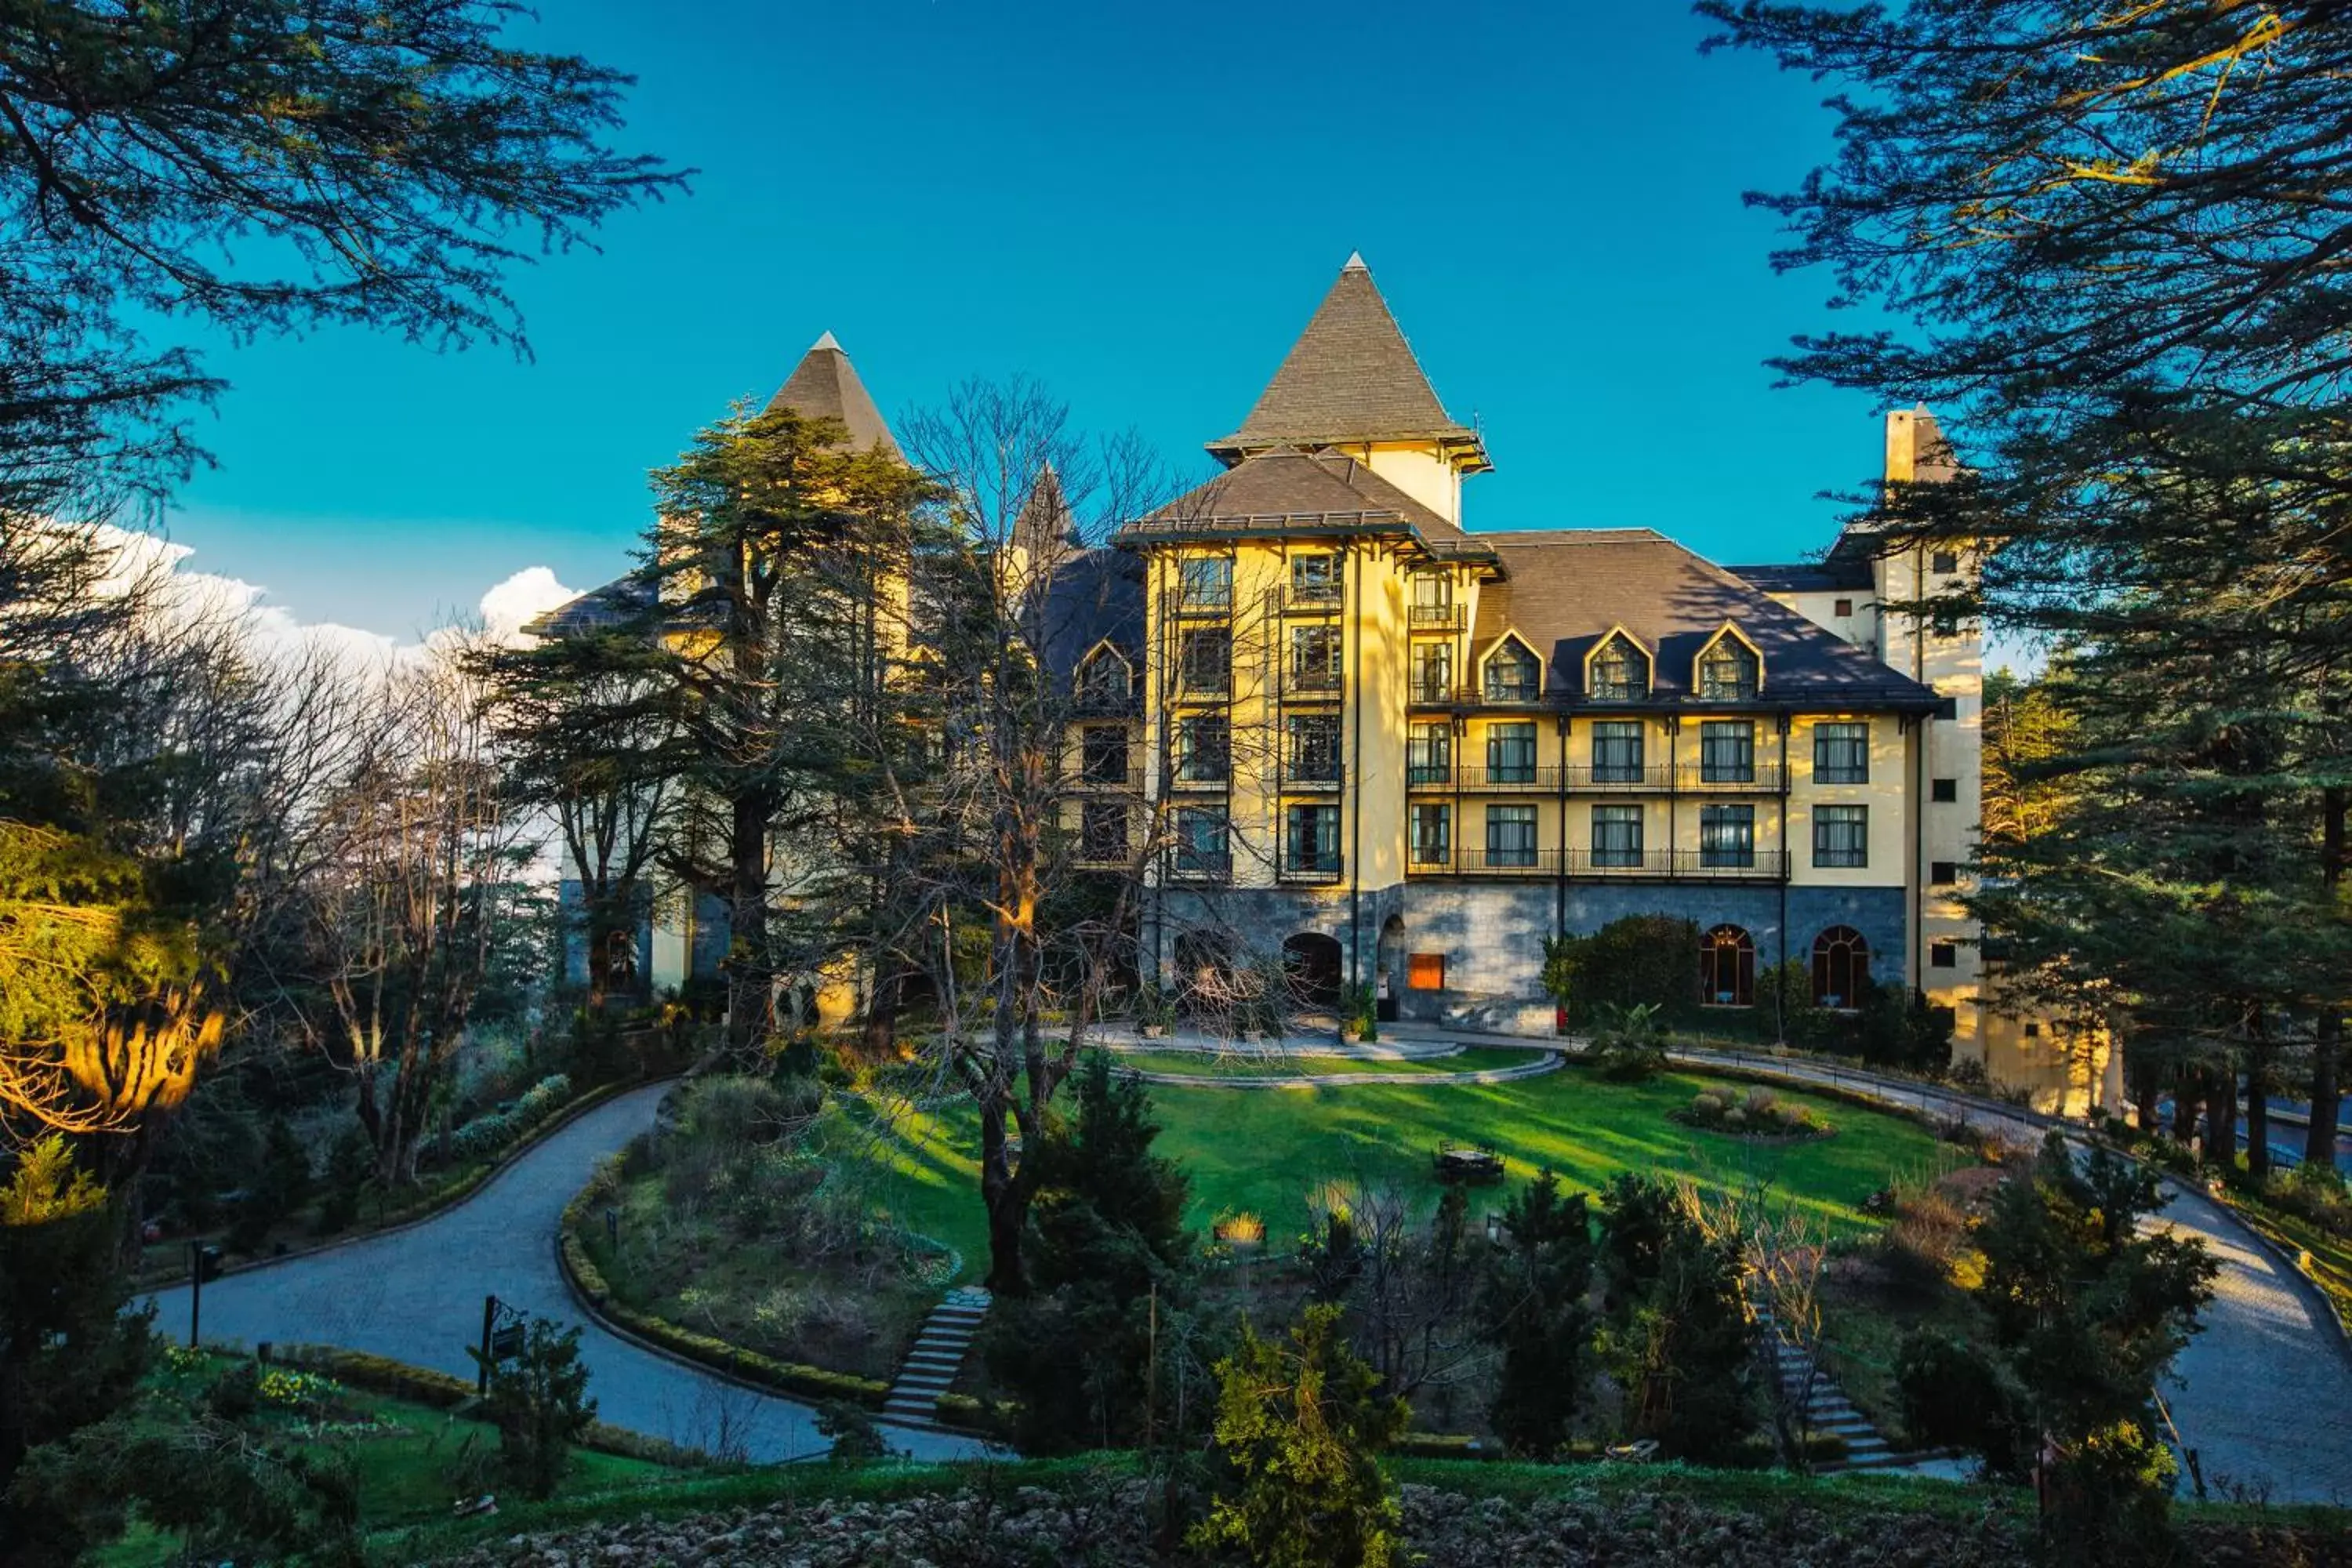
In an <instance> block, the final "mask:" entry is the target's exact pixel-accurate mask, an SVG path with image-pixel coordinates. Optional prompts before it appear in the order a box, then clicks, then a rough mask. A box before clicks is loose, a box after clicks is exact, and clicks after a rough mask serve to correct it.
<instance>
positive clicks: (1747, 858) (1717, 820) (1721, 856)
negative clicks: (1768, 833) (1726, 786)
mask: <svg viewBox="0 0 2352 1568" xmlns="http://www.w3.org/2000/svg"><path fill="white" fill-rule="evenodd" d="M1698 863H1699V864H1700V865H1701V866H1717V867H1723V866H1753V865H1755V864H1756V808H1755V807H1754V806H1752V805H1703V806H1701V807H1699V812H1698Z"/></svg>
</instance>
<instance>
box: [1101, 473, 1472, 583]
mask: <svg viewBox="0 0 2352 1568" xmlns="http://www.w3.org/2000/svg"><path fill="white" fill-rule="evenodd" d="M1368 532H1371V533H1380V532H1386V533H1411V534H1412V535H1413V536H1414V537H1415V538H1416V539H1418V540H1419V541H1420V542H1422V543H1423V545H1425V546H1427V547H1429V548H1431V549H1433V550H1435V551H1437V552H1441V553H1449V552H1450V553H1466V554H1471V555H1475V556H1481V557H1483V555H1484V553H1485V552H1484V551H1483V550H1482V549H1481V548H1480V546H1479V544H1478V542H1477V541H1475V540H1474V539H1473V538H1472V537H1471V536H1470V535H1468V534H1466V533H1464V532H1463V531H1461V530H1460V529H1458V528H1456V527H1455V526H1454V524H1452V523H1450V522H1448V521H1445V519H1444V518H1443V517H1441V516H1439V515H1438V514H1437V513H1436V512H1434V511H1433V510H1430V509H1429V508H1428V507H1425V506H1423V504H1422V503H1421V502H1419V501H1417V500H1413V499H1412V497H1411V496H1409V495H1407V494H1405V492H1404V491H1402V490H1401V489H1398V488H1397V487H1396V486H1394V485H1392V484H1391V483H1390V482H1389V481H1388V480H1386V479H1382V478H1381V477H1380V475H1378V474H1376V473H1374V472H1372V470H1371V469H1370V468H1366V467H1365V466H1364V465H1363V464H1362V463H1360V462H1359V461H1358V460H1357V459H1355V458H1350V457H1347V456H1345V455H1344V454H1341V453H1338V452H1302V451H1300V450H1298V449H1297V447H1276V448H1275V449H1274V450H1273V451H1270V452H1260V453H1258V454H1256V455H1255V456H1254V457H1250V458H1244V460H1243V461H1242V463H1241V464H1240V465H1239V466H1238V467H1236V468H1232V469H1230V470H1229V471H1227V472H1225V473H1223V474H1220V475H1218V476H1217V477H1216V478H1215V479H1211V480H1210V481H1209V482H1208V483H1207V484H1205V485H1202V486H1199V487H1198V488H1196V489H1192V490H1189V491H1187V492H1185V493H1184V494H1183V495H1181V496H1179V497H1177V498H1176V499H1175V500H1172V501H1170V502H1169V503H1168V504H1167V505H1166V506H1163V507H1161V508H1160V510H1157V511H1155V512H1152V513H1151V514H1150V515H1149V516H1147V517H1142V518H1139V519H1137V520H1136V521H1132V522H1129V523H1126V524H1124V525H1122V526H1121V527H1120V529H1119V531H1118V542H1120V543H1125V544H1136V543H1144V542H1157V541H1164V540H1171V539H1185V538H1196V537H1199V536H1201V535H1203V534H1227V535H1234V536H1240V535H1252V534H1254V535H1260V536H1263V535H1268V534H1297V533H1318V534H1332V533H1368Z"/></svg>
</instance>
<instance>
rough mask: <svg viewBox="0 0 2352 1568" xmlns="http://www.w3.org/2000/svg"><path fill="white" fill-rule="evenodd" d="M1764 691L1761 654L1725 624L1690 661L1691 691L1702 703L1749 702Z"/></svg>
mask: <svg viewBox="0 0 2352 1568" xmlns="http://www.w3.org/2000/svg"><path fill="white" fill-rule="evenodd" d="M1762 689H1764V655H1763V652H1762V650H1760V649H1759V648H1758V647H1757V646H1756V644H1755V643H1754V642H1753V641H1752V640H1750V639H1749V637H1748V634H1747V633H1746V632H1743V631H1741V630H1740V629H1739V627H1738V625H1737V624H1735V623H1733V622H1731V621H1726V622H1724V623H1723V625H1722V626H1720V627H1718V628H1717V631H1716V634H1715V635H1714V636H1713V637H1709V638H1707V639H1706V646H1705V647H1701V648H1700V649H1699V650H1698V657H1697V658H1695V659H1693V660H1692V661H1691V690H1692V691H1694V692H1696V694H1697V695H1698V698H1699V700H1701V701H1704V702H1752V701H1754V700H1756V694H1757V693H1758V692H1759V691H1761V690H1762Z"/></svg>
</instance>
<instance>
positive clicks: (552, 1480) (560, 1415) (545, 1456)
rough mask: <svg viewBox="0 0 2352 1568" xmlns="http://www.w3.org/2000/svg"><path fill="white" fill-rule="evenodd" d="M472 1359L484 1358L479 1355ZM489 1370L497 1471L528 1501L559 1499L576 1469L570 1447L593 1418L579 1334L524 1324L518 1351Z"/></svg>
mask: <svg viewBox="0 0 2352 1568" xmlns="http://www.w3.org/2000/svg"><path fill="white" fill-rule="evenodd" d="M473 1355H474V1358H475V1360H476V1361H478V1362H481V1361H486V1360H487V1358H485V1357H484V1356H483V1355H482V1352H479V1351H475V1352H473ZM488 1370H489V1382H490V1391H489V1398H488V1403H487V1405H486V1409H485V1413H486V1414H487V1415H488V1417H489V1420H490V1424H491V1425H492V1426H496V1427H497V1428H498V1429H499V1469H500V1471H501V1472H502V1473H503V1474H504V1475H505V1477H506V1479H507V1482H508V1484H509V1485H510V1486H513V1487H515V1488H517V1489H520V1490H521V1491H522V1492H523V1493H524V1494H525V1495H527V1496H530V1497H533V1498H541V1499H544V1498H550V1497H552V1496H554V1495H555V1489H556V1488H557V1487H558V1486H560V1485H561V1484H562V1480H563V1475H564V1472H565V1471H566V1470H567V1469H569V1468H571V1464H572V1447H573V1445H575V1444H577V1443H578V1442H579V1441H580V1440H581V1439H582V1438H583V1436H586V1435H587V1431H588V1427H589V1426H590V1424H591V1423H593V1421H594V1420H595V1418H596V1402H595V1401H594V1400H593V1399H591V1398H589V1397H588V1367H587V1363H584V1362H583V1361H582V1360H581V1359H580V1331H579V1330H578V1329H577V1328H571V1329H562V1330H559V1329H557V1328H556V1326H555V1325H554V1324H553V1323H551V1322H550V1321H548V1320H546V1319H545V1318H533V1319H531V1320H530V1322H529V1323H527V1324H526V1325H525V1326H524V1330H523V1344H522V1350H521V1352H520V1354H517V1355H513V1356H509V1357H507V1358H505V1359H503V1360H499V1361H496V1362H489V1363H488Z"/></svg>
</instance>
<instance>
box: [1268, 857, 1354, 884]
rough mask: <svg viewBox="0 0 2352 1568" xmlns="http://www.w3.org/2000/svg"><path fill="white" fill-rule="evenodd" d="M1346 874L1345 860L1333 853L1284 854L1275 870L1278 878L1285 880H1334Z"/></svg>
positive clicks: (1319, 881) (1323, 881)
mask: <svg viewBox="0 0 2352 1568" xmlns="http://www.w3.org/2000/svg"><path fill="white" fill-rule="evenodd" d="M1345 874H1346V871H1345V861H1344V860H1343V859H1342V858H1341V857H1339V856H1338V855H1336V854H1334V855H1316V854H1312V853H1308V854H1301V855H1286V856H1284V857H1283V858H1282V863H1281V865H1280V866H1278V867H1277V868H1276V870H1275V876H1276V879H1278V880H1281V881H1285V882H1318V883H1329V882H1336V881H1338V880H1339V879H1340V878H1341V877H1342V876H1344V875H1345Z"/></svg>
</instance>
